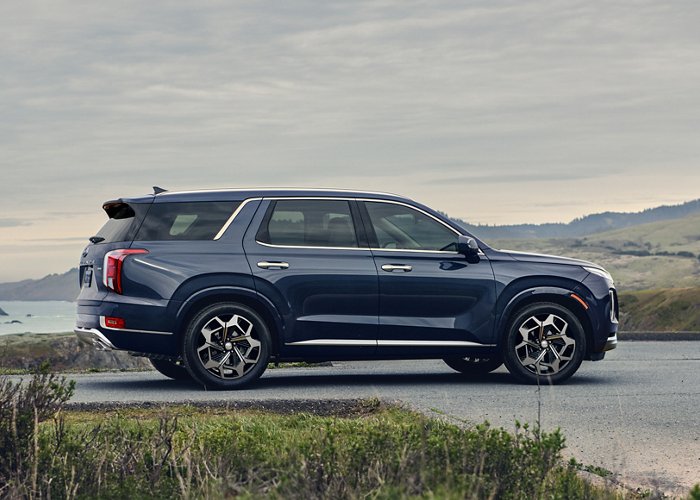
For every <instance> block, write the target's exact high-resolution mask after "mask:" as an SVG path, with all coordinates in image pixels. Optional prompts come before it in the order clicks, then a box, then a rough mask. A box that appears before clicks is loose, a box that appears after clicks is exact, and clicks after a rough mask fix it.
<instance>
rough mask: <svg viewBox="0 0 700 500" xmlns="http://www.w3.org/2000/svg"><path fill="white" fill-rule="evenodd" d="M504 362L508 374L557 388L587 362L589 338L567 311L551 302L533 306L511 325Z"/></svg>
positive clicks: (529, 381)
mask: <svg viewBox="0 0 700 500" xmlns="http://www.w3.org/2000/svg"><path fill="white" fill-rule="evenodd" d="M503 344H504V352H503V358H504V362H505V365H506V367H507V368H508V371H509V372H510V373H511V375H513V376H514V377H515V378H516V379H517V380H519V381H520V382H523V383H527V384H537V383H540V384H557V383H561V382H564V381H565V380H567V379H568V378H569V377H571V376H572V375H573V374H574V373H576V370H578V368H579V366H581V362H582V361H583V357H584V354H585V352H586V334H585V332H584V330H583V327H582V326H581V322H580V321H579V320H578V318H577V317H576V315H574V314H573V313H572V312H571V311H569V310H568V309H567V308H565V307H563V306H560V305H559V304H554V303H550V302H540V303H536V304H531V305H529V306H526V307H525V308H523V309H521V310H520V311H518V312H517V313H516V314H515V316H514V317H513V319H512V321H510V323H509V326H508V330H507V331H506V337H505V339H504V343H503Z"/></svg>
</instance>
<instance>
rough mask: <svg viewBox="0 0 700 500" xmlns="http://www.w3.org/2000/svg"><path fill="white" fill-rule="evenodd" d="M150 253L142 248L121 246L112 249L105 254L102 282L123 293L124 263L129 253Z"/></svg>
mask: <svg viewBox="0 0 700 500" xmlns="http://www.w3.org/2000/svg"><path fill="white" fill-rule="evenodd" d="M143 253H148V250H144V249H142V248H121V249H119V250H112V251H111V252H107V254H106V255H105V262H104V268H103V269H102V272H103V275H102V283H104V285H105V286H106V287H107V288H109V289H110V290H114V291H115V292H117V293H119V294H121V293H122V265H123V264H124V259H126V258H127V257H128V256H129V255H134V254H143Z"/></svg>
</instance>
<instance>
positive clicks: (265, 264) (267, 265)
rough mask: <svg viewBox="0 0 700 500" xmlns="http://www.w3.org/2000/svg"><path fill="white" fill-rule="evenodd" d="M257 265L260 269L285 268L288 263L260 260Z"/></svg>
mask: <svg viewBox="0 0 700 500" xmlns="http://www.w3.org/2000/svg"><path fill="white" fill-rule="evenodd" d="M258 267H259V268H260V269H287V268H288V267H289V263H287V262H268V261H266V260H261V261H260V262H258Z"/></svg>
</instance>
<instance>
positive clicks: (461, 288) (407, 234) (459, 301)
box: [360, 200, 495, 355]
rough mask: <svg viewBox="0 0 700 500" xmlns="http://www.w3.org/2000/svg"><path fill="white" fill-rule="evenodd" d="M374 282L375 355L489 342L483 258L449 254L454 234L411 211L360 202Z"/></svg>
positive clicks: (491, 295) (489, 274)
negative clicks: (376, 294)
mask: <svg viewBox="0 0 700 500" xmlns="http://www.w3.org/2000/svg"><path fill="white" fill-rule="evenodd" d="M360 208H361V211H362V212H361V213H362V215H363V218H364V220H365V222H366V227H367V232H368V233H369V234H368V238H369V241H370V245H371V247H372V252H373V254H374V260H375V263H376V269H377V272H378V275H379V334H378V345H379V352H380V353H384V354H391V355H401V354H406V355H408V354H409V352H411V351H412V352H415V353H417V354H418V353H423V354H427V353H433V354H435V353H436V352H440V351H441V350H446V351H449V350H451V349H460V348H472V347H476V346H478V345H481V344H487V343H490V342H492V341H493V338H492V334H493V314H494V304H495V289H494V281H493V271H492V269H491V265H490V263H489V261H488V260H487V258H486V257H485V256H482V257H481V260H480V262H478V263H469V262H467V259H466V258H465V256H464V255H461V254H458V253H457V252H456V243H457V236H458V234H459V233H457V231H456V230H454V229H452V228H451V227H449V226H447V225H446V224H445V223H443V222H441V221H439V220H438V219H436V218H435V217H433V216H432V215H430V214H428V213H427V212H424V211H423V210H421V209H418V208H417V207H411V206H409V205H407V204H405V203H399V202H391V201H380V200H376V201H369V200H366V201H363V202H360Z"/></svg>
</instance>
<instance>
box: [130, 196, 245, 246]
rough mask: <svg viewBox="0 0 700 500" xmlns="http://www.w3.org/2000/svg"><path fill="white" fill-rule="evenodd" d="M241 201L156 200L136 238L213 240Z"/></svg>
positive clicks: (144, 239) (146, 239)
mask: <svg viewBox="0 0 700 500" xmlns="http://www.w3.org/2000/svg"><path fill="white" fill-rule="evenodd" d="M239 203H240V202H237V201H235V202H231V201H225V202H224V201H207V202H194V203H154V204H153V205H152V206H151V209H150V210H149V211H148V214H147V215H146V218H145V219H144V221H143V224H141V228H140V229H139V231H138V233H137V235H136V238H135V239H136V240H139V241H161V240H166V241H167V240H213V239H214V236H216V234H217V233H218V232H219V230H221V228H222V227H223V225H224V224H225V223H226V221H227V220H228V218H229V217H231V214H232V213H233V211H234V210H235V209H236V207H237V206H238V205H239Z"/></svg>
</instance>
